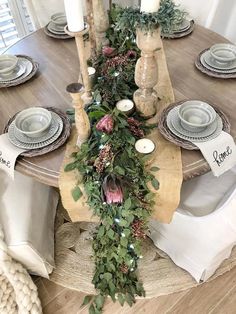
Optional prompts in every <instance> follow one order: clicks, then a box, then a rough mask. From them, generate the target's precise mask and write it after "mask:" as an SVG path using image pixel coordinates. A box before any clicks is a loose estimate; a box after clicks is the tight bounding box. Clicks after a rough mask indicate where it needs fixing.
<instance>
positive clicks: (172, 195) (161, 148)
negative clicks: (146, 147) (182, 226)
mask: <svg viewBox="0 0 236 314" xmlns="http://www.w3.org/2000/svg"><path fill="white" fill-rule="evenodd" d="M160 45H161V49H160V50H159V51H158V52H157V54H156V57H157V62H158V67H159V70H158V72H159V80H158V84H157V86H156V89H157V92H158V95H159V98H160V100H159V102H158V111H159V112H160V111H161V110H163V109H164V108H165V107H167V106H168V105H169V104H170V103H172V102H174V101H175V97H174V93H173V89H172V85H171V81H170V76H169V72H168V68H167V63H166V57H165V52H164V49H163V45H162V42H161V43H160ZM157 120H158V114H157V115H156V116H155V117H154V118H152V119H151V120H150V122H151V123H155V122H157ZM149 137H150V138H151V139H152V140H153V141H154V142H155V144H156V147H157V149H156V150H155V157H154V158H153V162H152V164H151V165H149V167H153V166H157V167H159V168H160V171H158V172H156V173H155V175H156V178H157V179H158V180H159V182H160V189H159V190H158V191H155V190H153V192H155V194H156V197H155V206H154V208H153V218H154V219H157V220H159V221H161V222H164V223H170V221H171V219H172V216H173V213H174V211H175V210H176V208H177V207H178V204H179V200H180V189H181V185H182V179H183V175H182V160H181V150H180V148H179V147H177V146H175V145H174V144H172V143H170V142H168V141H167V140H165V139H164V138H163V137H162V135H161V134H160V133H159V131H158V129H157V128H156V129H154V130H153V131H152V133H151V134H150V135H149ZM76 138H77V135H76V130H75V128H74V129H73V131H72V134H71V138H70V141H69V142H68V144H67V147H66V153H65V157H64V160H63V163H62V165H61V171H60V176H59V189H60V192H61V197H62V203H63V206H64V207H65V209H66V210H67V211H68V213H69V216H70V218H71V220H72V221H73V222H76V221H97V218H96V217H92V211H91V210H90V208H89V207H88V205H87V204H86V195H85V193H84V194H83V196H82V197H81V198H80V199H79V201H77V202H75V201H74V199H73V197H72V195H71V191H72V189H73V188H74V187H75V185H76V184H77V181H78V177H79V175H80V174H79V173H78V171H73V172H67V173H66V172H64V167H65V165H66V164H68V163H70V162H72V159H71V157H70V156H71V153H72V152H74V151H76V150H77V148H76ZM80 188H81V190H82V191H84V188H83V186H82V185H81V186H80ZM150 189H151V190H152V189H153V188H152V187H150Z"/></svg>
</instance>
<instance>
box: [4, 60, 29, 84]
mask: <svg viewBox="0 0 236 314" xmlns="http://www.w3.org/2000/svg"><path fill="white" fill-rule="evenodd" d="M25 71H26V68H25V66H24V65H23V64H22V63H20V62H19V60H18V64H17V66H16V68H15V69H14V71H13V72H12V73H11V74H10V75H8V76H7V77H6V76H0V82H1V83H7V82H9V81H13V80H15V79H17V78H19V77H20V76H21V75H23V74H24V73H25Z"/></svg>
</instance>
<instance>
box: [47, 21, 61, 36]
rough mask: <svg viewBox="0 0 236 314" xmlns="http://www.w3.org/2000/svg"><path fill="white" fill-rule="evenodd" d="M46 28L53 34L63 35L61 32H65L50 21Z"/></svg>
mask: <svg viewBox="0 0 236 314" xmlns="http://www.w3.org/2000/svg"><path fill="white" fill-rule="evenodd" d="M47 28H48V30H49V31H50V32H51V33H53V34H56V35H63V34H65V31H64V28H62V27H57V25H55V24H54V23H52V22H51V23H49V24H48V26H47Z"/></svg>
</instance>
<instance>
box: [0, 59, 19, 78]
mask: <svg viewBox="0 0 236 314" xmlns="http://www.w3.org/2000/svg"><path fill="white" fill-rule="evenodd" d="M17 62H18V58H17V57H16V56H13V55H0V75H2V76H8V75H10V74H12V72H13V71H14V69H15V67H16V66H17Z"/></svg>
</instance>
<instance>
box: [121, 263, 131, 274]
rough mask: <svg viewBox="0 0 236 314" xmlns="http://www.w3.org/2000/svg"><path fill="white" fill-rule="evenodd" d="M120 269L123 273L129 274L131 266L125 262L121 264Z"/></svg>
mask: <svg viewBox="0 0 236 314" xmlns="http://www.w3.org/2000/svg"><path fill="white" fill-rule="evenodd" d="M120 271H121V272H122V273H123V274H128V272H129V267H128V266H127V265H126V264H125V263H123V264H122V265H121V266H120Z"/></svg>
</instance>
